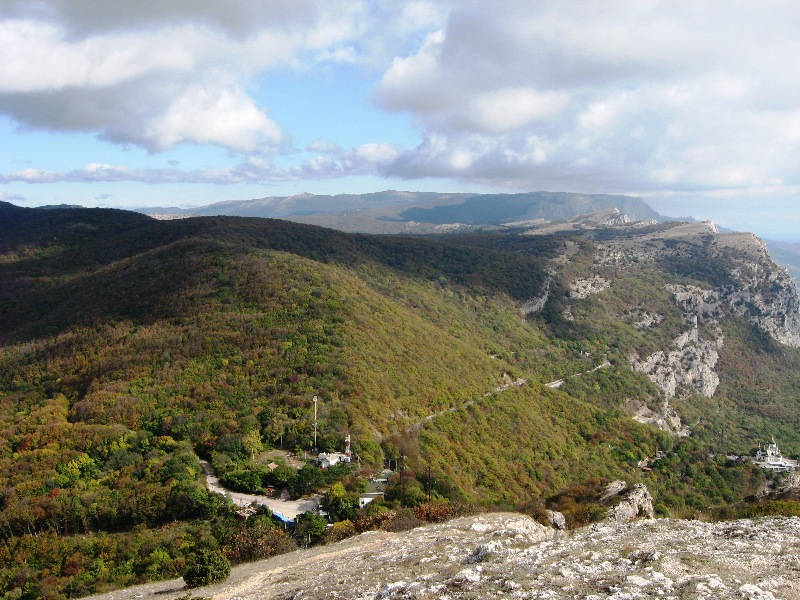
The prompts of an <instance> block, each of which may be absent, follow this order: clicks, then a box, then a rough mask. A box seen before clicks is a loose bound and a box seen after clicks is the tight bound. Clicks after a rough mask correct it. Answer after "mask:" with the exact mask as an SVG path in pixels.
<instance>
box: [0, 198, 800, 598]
mask: <svg viewBox="0 0 800 600" xmlns="http://www.w3.org/2000/svg"><path fill="white" fill-rule="evenodd" d="M612 235H613V232H611V231H609V232H605V233H604V232H597V233H596V234H595V235H593V236H589V237H587V236H580V235H576V234H557V235H550V236H523V235H518V234H517V233H515V232H511V231H509V232H505V233H497V232H494V233H473V234H470V235H468V236H451V237H438V238H425V237H392V236H371V235H357V234H344V233H340V232H336V231H332V230H328V229H323V228H320V227H313V226H307V225H300V224H296V223H289V222H284V221H277V220H269V219H255V218H250V219H248V218H235V217H203V218H192V219H184V220H176V221H156V220H153V219H150V218H148V217H145V216H142V215H138V214H135V213H129V212H125V211H112V210H100V209H91V210H90V209H51V210H44V209H24V208H18V207H14V206H11V205H9V204H5V203H0V281H2V286H1V287H0V432H1V433H0V539H2V541H3V545H2V547H0V556H1V557H2V560H0V564H2V565H3V566H2V567H0V590H2V592H3V593H6V594H9V595H10V596H9V597H31V598H33V597H47V596H50V597H63V596H65V595H66V596H79V595H82V594H86V593H90V592H93V591H96V590H102V589H107V588H109V587H113V586H119V585H128V584H129V583H132V582H135V581H142V580H146V579H148V578H157V577H168V576H174V575H175V574H179V573H180V572H181V568H182V567H183V565H184V564H185V562H186V559H187V557H188V556H189V553H190V550H191V549H192V548H210V549H214V550H216V549H218V548H222V549H223V550H224V551H225V552H227V556H229V557H230V558H231V559H232V560H247V559H250V558H253V557H257V556H262V555H264V553H267V552H272V551H277V550H278V549H286V548H287V547H290V546H291V545H292V544H293V543H294V542H292V540H291V539H290V538H288V537H281V536H282V535H284V534H282V533H280V532H275V531H274V530H273V527H272V526H271V525H270V524H269V520H268V519H266V518H265V519H264V520H262V521H261V525H259V526H258V527H261V529H258V527H255V526H248V527H244V528H243V526H242V525H241V524H240V523H238V522H237V521H236V519H235V517H232V516H231V513H230V507H227V506H226V505H225V503H224V502H223V501H222V499H220V497H218V496H215V495H213V494H210V493H209V492H208V491H207V489H206V487H205V485H204V481H203V476H202V469H201V466H200V462H199V460H200V459H205V460H209V461H211V462H212V464H213V465H214V467H215V468H216V469H217V471H218V473H219V474H220V476H221V477H222V478H223V480H224V481H226V482H228V485H230V486H232V487H236V486H238V487H240V488H242V489H252V490H254V491H257V490H260V489H262V488H263V487H265V486H286V487H288V488H289V489H290V490H291V491H292V493H294V494H295V495H301V494H303V493H306V492H309V491H312V490H324V489H327V488H328V487H330V486H331V485H332V484H333V483H334V480H335V478H341V481H342V482H343V483H342V486H340V487H342V489H343V490H344V491H341V490H339V488H336V490H337V494H338V496H337V498H338V500H337V502H338V504H337V506H338V507H339V508H338V510H339V511H340V512H341V514H342V515H347V516H348V517H352V518H353V519H355V516H354V515H355V513H354V512H352V510H351V508H352V506H350V505H349V504H347V502H349V500H347V498H350V496H348V494H353V493H354V490H357V489H358V484H357V483H356V479H357V474H356V473H354V472H352V471H351V470H345V471H342V472H337V473H328V474H326V475H325V476H323V475H322V474H320V473H318V472H317V471H318V470H316V469H315V468H313V467H311V466H308V467H304V468H303V469H300V470H299V471H296V470H295V469H292V468H288V466H286V465H282V468H281V469H278V470H275V471H272V470H267V469H265V468H263V465H260V464H259V463H258V461H254V460H253V459H254V458H255V457H256V456H258V455H259V454H260V453H263V452H265V451H267V450H269V449H272V448H276V447H284V448H288V449H291V450H294V451H296V452H297V453H302V452H303V451H310V450H311V449H312V446H313V426H312V421H313V397H314V396H316V397H317V398H318V399H319V406H318V408H319V430H318V442H317V443H318V447H319V449H320V450H327V451H335V450H341V448H342V443H343V439H344V436H345V435H347V434H350V435H351V436H352V439H353V449H354V452H355V454H356V455H357V457H358V458H359V459H360V467H361V468H362V469H363V470H365V472H370V471H372V472H375V471H377V470H380V469H382V468H383V467H384V466H385V465H386V464H387V461H389V462H391V461H392V460H394V461H395V465H396V464H397V461H398V459H400V458H401V457H402V458H403V461H405V464H404V467H405V468H407V470H408V474H407V477H406V478H405V479H403V478H401V483H402V486H403V487H402V498H395V500H396V501H397V502H401V501H402V502H401V503H404V504H406V505H409V506H412V505H414V504H422V503H424V502H425V501H426V500H428V499H431V498H433V499H439V500H441V501H446V500H449V501H451V502H472V503H484V504H499V505H504V506H525V505H528V506H540V505H541V506H544V504H545V503H546V502H548V501H552V502H554V503H558V506H559V507H560V508H564V507H566V508H564V509H565V510H567V511H569V510H570V509H569V507H570V506H572V507H573V509H572V510H573V512H572V513H570V514H572V515H573V516H574V515H578V514H579V512H580V511H578V509H577V508H575V506H577V504H576V502H577V501H578V500H579V499H580V498H581V497H582V494H585V490H586V489H588V488H587V487H584V488H581V486H588V487H591V486H594V485H597V483H598V482H600V481H604V480H609V479H614V478H623V479H626V480H628V481H644V482H645V483H646V484H647V485H648V488H650V489H651V491H652V492H653V493H654V495H655V497H656V501H657V507H658V510H659V514H662V515H666V514H675V515H682V514H698V513H699V512H701V511H709V510H712V509H714V508H715V507H719V506H723V505H732V504H735V503H738V502H741V501H743V500H744V499H745V498H746V497H748V496H750V495H752V494H754V493H755V492H756V491H757V490H758V489H759V488H760V487H762V486H763V485H764V483H765V475H764V474H763V473H762V472H760V471H759V470H758V469H756V468H754V467H753V466H752V465H749V464H746V463H733V462H731V461H728V460H726V459H725V458H724V456H725V453H727V452H736V453H740V454H746V453H749V452H750V451H751V450H752V449H753V447H754V446H756V445H757V444H758V442H759V441H764V439H765V438H766V437H768V436H772V435H775V436H778V437H779V438H780V440H781V442H782V445H783V447H784V450H786V451H788V452H790V453H796V452H798V451H799V450H800V435H799V434H798V433H797V431H796V423H797V418H798V416H800V414H799V412H798V411H800V398H799V397H798V394H797V390H798V389H800V368H798V367H800V355H799V354H798V352H797V350H794V349H792V348H788V347H786V346H783V345H781V344H778V343H777V342H774V341H772V340H771V339H770V338H768V337H766V336H765V335H764V334H763V333H762V332H760V331H758V330H757V329H756V328H755V327H754V326H753V325H752V324H751V323H749V322H747V321H746V320H744V319H741V318H736V317H734V316H731V317H730V318H728V319H726V320H725V321H724V322H723V326H724V329H725V331H724V334H725V339H726V342H725V345H724V346H723V347H722V349H721V350H720V361H719V372H720V379H721V384H720V386H719V391H718V393H717V395H716V396H715V397H714V398H707V397H704V396H702V395H699V394H697V393H694V392H692V391H691V390H684V391H683V393H682V394H681V396H680V397H679V398H676V399H674V401H673V403H674V404H675V405H676V406H677V407H678V409H679V410H680V412H681V414H682V416H683V418H684V420H685V421H686V423H687V424H688V426H689V427H690V428H691V430H692V436H690V437H686V438H683V437H676V436H674V435H672V434H669V433H666V432H665V431H662V430H660V429H658V428H656V427H654V426H651V425H643V424H641V423H638V422H636V421H634V420H632V419H631V418H630V417H629V414H628V412H626V411H627V409H626V407H627V406H628V405H629V404H630V402H631V400H632V399H633V400H635V401H636V402H637V403H638V404H640V405H644V406H651V407H657V406H659V405H660V404H661V402H662V401H663V394H662V392H661V390H660V389H659V388H658V387H657V386H656V385H655V384H654V383H653V382H652V381H650V380H649V379H648V378H647V377H646V376H645V375H644V374H642V373H639V372H636V371H634V370H633V369H632V368H631V366H630V356H631V355H632V353H641V354H642V355H644V354H646V353H649V352H651V351H655V350H656V349H658V348H661V347H664V346H665V345H668V344H669V343H671V340H672V339H674V337H675V336H676V335H678V334H680V332H681V328H682V327H683V321H682V317H681V314H680V312H679V310H678V308H677V306H676V305H675V303H674V301H673V300H672V298H671V297H670V294H669V292H668V291H667V290H668V288H667V286H668V285H670V284H674V283H692V284H699V285H706V286H708V285H712V284H714V285H716V284H728V283H729V281H730V277H731V275H730V274H731V273H732V272H733V271H732V266H731V264H723V263H720V262H717V263H715V262H714V261H715V260H718V259H716V258H714V257H712V256H704V260H706V261H709V262H707V263H704V264H703V269H702V270H699V269H697V268H694V267H692V265H691V262H692V261H691V259H680V260H678V259H675V260H672V261H671V262H669V263H668V264H667V262H662V263H661V264H656V263H652V264H651V263H648V264H644V263H642V264H635V265H629V266H628V267H626V268H624V269H620V268H613V267H609V268H607V269H606V270H605V271H604V272H603V277H605V278H607V280H608V281H610V282H611V285H610V287H609V288H608V289H606V290H604V291H603V292H602V293H601V294H595V295H592V296H589V297H587V298H580V299H576V298H575V297H574V296H571V295H570V292H569V290H570V288H569V282H570V281H571V280H572V279H574V278H576V277H583V276H586V275H587V274H588V273H589V270H590V269H591V268H593V264H594V255H595V245H596V244H597V243H598V242H599V240H601V239H603V236H612ZM620 235H623V234H620ZM564 248H568V249H569V252H567V253H566V254H565V253H564ZM565 256H567V257H568V260H565V259H564V257H565ZM681 261H682V262H681ZM690 267H691V268H690ZM704 278H705V279H704ZM711 280H714V281H711ZM535 299H544V300H543V301H542V308H541V310H540V311H538V312H535V313H533V314H529V315H527V316H526V315H525V314H523V312H524V311H522V310H521V307H522V306H524V305H525V304H526V303H528V302H530V301H532V300H535ZM631 306H637V307H641V309H642V310H645V309H646V310H647V311H649V312H652V313H655V312H658V313H659V314H660V315H661V321H660V322H659V324H658V327H655V328H653V329H652V330H649V331H647V332H643V331H641V330H640V329H637V328H636V327H635V326H634V325H633V323H632V318H631V317H630V307H631ZM597 367H601V368H597ZM577 374H581V376H579V377H573V376H574V375H577ZM562 378H563V379H565V383H564V385H563V386H562V387H561V388H560V389H555V388H550V387H547V386H545V385H544V384H546V383H548V382H553V381H555V380H559V379H562ZM657 453H664V456H665V458H664V460H662V461H658V462H655V463H653V468H652V469H651V470H649V471H646V472H643V471H642V470H641V468H640V467H639V464H640V461H641V460H642V459H645V458H646V457H652V456H655V455H656V454H657ZM709 453H711V454H713V455H714V456H713V457H711V458H710V457H709ZM326 477H327V479H326ZM337 485H338V484H337ZM345 488H347V489H345ZM331 489H333V488H331ZM395 494H397V492H396V490H395ZM548 499H550V500H548ZM570 503H572V504H570ZM554 506H555V504H554ZM348 507H350V508H348ZM584 513H586V511H584ZM584 513H580V514H584ZM586 514H588V513H586ZM575 518H576V519H578V521H579V520H580V519H579V518H578V517H575ZM347 521H350V519H347ZM249 522H250V521H249ZM255 522H257V521H253V523H255ZM576 522H577V521H576ZM315 526H316V525H315V524H314V523H313V522H312V521H308V522H306V523H305V524H304V525H303V527H305V528H306V529H308V528H313V527H315ZM254 527H255V529H254ZM298 527H299V525H298ZM344 529H345V526H340V527H339V528H338V529H337V531H340V530H344ZM309 535H310V534H309ZM248 536H249V537H248ZM309 539H310V538H309ZM265 540H266V541H265ZM259 544H261V546H259ZM256 547H259V548H261V550H257V551H256V550H255V549H254V548H256Z"/></svg>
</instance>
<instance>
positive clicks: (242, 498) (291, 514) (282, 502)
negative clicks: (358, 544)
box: [200, 459, 322, 520]
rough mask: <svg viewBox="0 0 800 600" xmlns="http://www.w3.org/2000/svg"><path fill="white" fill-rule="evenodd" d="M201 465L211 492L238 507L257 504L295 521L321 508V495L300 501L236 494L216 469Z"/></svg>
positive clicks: (203, 462)
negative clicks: (222, 479) (220, 477)
mask: <svg viewBox="0 0 800 600" xmlns="http://www.w3.org/2000/svg"><path fill="white" fill-rule="evenodd" d="M200 464H201V465H202V467H203V471H204V472H205V474H206V487H207V488H208V489H209V491H211V492H214V493H215V494H222V495H223V496H226V497H228V498H230V499H231V500H232V501H233V503H234V504H235V505H236V506H249V505H250V504H252V503H253V502H255V503H256V504H259V505H262V506H266V507H268V508H269V509H270V510H271V511H272V512H277V513H280V514H282V515H283V516H284V517H287V518H288V519H292V520H294V518H295V517H296V516H297V515H299V514H301V513H304V512H306V511H307V510H311V511H314V510H317V508H319V503H320V500H321V499H322V496H321V495H319V494H315V495H313V496H306V497H305V498H300V499H299V500H289V499H288V498H270V497H268V496H263V495H260V494H243V493H241V492H234V491H231V490H228V489H226V488H224V487H222V485H220V483H219V479H218V478H217V476H216V474H215V473H214V469H213V468H212V467H211V464H209V462H208V461H207V460H202V459H201V460H200Z"/></svg>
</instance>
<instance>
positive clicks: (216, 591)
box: [93, 513, 800, 600]
mask: <svg viewBox="0 0 800 600" xmlns="http://www.w3.org/2000/svg"><path fill="white" fill-rule="evenodd" d="M187 593H188V590H186V589H184V588H183V586H182V581H181V580H174V581H169V582H161V583H159V584H151V585H148V586H141V587H137V588H132V589H128V590H121V591H117V592H113V593H109V594H104V595H101V596H95V597H93V598H94V599H96V600H100V599H103V600H112V599H113V600H122V599H126V600H127V599H132V598H143V599H156V598H158V599H164V600H172V599H175V598H181V597H186V594H187ZM192 596H193V597H195V598H200V597H213V598H214V599H215V600H256V599H262V598H280V599H283V600H288V599H290V598H291V599H295V600H299V599H301V598H303V599H322V598H343V599H353V600H356V599H358V600H373V599H375V600H378V599H394V598H416V599H432V598H437V599H443V600H446V599H448V598H450V599H456V598H530V599H533V598H536V599H540V598H553V599H562V598H563V599H572V598H586V599H600V598H616V599H619V600H633V599H639V598H642V599H643V598H672V599H676V600H677V599H683V598H699V599H701V598H705V599H709V600H711V599H714V600H716V599H718V598H745V599H753V600H755V599H764V600H768V599H772V598H784V599H800V519H798V518H782V517H773V518H764V519H757V520H740V521H730V522H724V523H702V522H699V521H680V520H671V519H658V520H652V519H644V520H638V521H634V522H630V523H626V524H622V525H616V524H601V525H593V526H590V527H587V528H585V529H581V530H578V531H576V532H573V533H571V534H564V533H560V532H557V531H555V530H553V529H549V528H545V527H543V526H541V525H539V524H538V523H535V522H534V521H533V520H531V519H529V518H527V517H525V516H523V515H519V514H513V513H492V514H485V515H480V516H475V517H466V518H461V519H456V520H454V521H451V522H449V523H443V524H438V525H431V526H427V527H421V528H419V529H415V530H412V531H408V532H404V533H388V532H369V533H365V534H363V535H361V536H358V537H355V538H351V539H349V540H345V541H343V542H340V543H338V544H333V545H330V546H323V547H318V548H312V549H310V550H301V551H298V552H294V553H291V554H285V555H283V556H279V557H275V558H273V559H269V560H265V561H261V562H257V563H252V564H248V565H242V566H239V567H236V568H234V569H233V572H232V574H231V577H230V578H229V579H228V580H227V581H225V582H224V583H222V584H220V585H217V586H211V587H208V588H202V589H198V590H192Z"/></svg>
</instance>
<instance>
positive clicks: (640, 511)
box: [601, 481, 654, 523]
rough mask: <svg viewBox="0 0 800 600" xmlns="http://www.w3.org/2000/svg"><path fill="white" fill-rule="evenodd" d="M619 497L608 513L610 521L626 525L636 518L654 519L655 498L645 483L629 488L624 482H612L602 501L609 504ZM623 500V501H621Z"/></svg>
mask: <svg viewBox="0 0 800 600" xmlns="http://www.w3.org/2000/svg"><path fill="white" fill-rule="evenodd" d="M614 497H617V498H618V501H617V503H616V504H615V505H614V506H612V507H611V508H610V509H609V511H608V519H609V520H610V521H614V522H615V523H626V522H627V521H633V520H634V519H636V518H639V517H644V518H646V519H652V518H653V514H654V513H653V497H652V496H651V495H650V492H649V491H648V489H647V487H646V486H645V485H644V484H643V483H637V484H634V485H633V486H631V487H630V488H629V487H628V484H626V483H625V482H624V481H612V482H611V483H610V484H609V485H608V487H607V488H606V492H605V494H603V497H602V498H601V501H604V502H608V501H610V500H611V499H612V498H614ZM619 498H621V500H619Z"/></svg>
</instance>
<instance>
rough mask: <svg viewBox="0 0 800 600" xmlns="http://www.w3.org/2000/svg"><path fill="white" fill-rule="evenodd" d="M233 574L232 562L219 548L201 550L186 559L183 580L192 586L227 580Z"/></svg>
mask: <svg viewBox="0 0 800 600" xmlns="http://www.w3.org/2000/svg"><path fill="white" fill-rule="evenodd" d="M230 574H231V563H230V562H229V561H228V559H227V558H225V555H224V554H222V552H220V551H219V550H205V549H204V550H199V551H197V552H195V553H194V554H193V555H191V556H190V557H189V558H188V560H187V561H186V570H185V571H184V572H183V580H184V581H185V582H186V585H187V586H188V587H190V588H196V587H201V586H204V585H210V584H212V583H218V582H220V581H225V580H226V579H227V578H228V575H230Z"/></svg>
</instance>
